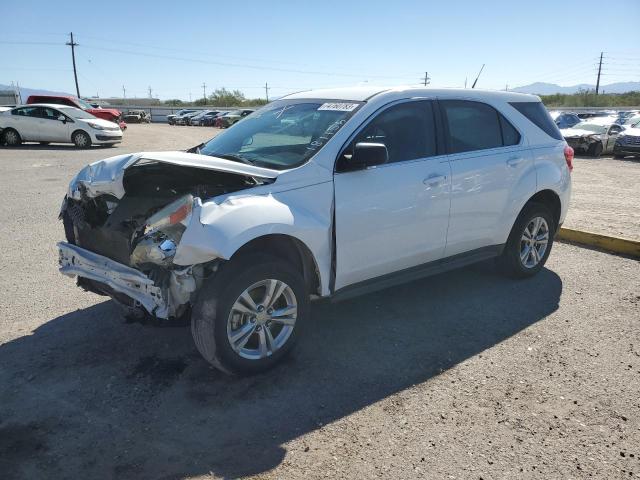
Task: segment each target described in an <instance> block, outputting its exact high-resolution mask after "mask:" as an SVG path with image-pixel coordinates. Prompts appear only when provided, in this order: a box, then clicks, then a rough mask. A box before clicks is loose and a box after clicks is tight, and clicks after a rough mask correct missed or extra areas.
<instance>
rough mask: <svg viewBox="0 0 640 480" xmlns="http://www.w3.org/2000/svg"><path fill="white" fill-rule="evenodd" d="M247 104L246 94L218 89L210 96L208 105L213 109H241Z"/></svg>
mask: <svg viewBox="0 0 640 480" xmlns="http://www.w3.org/2000/svg"><path fill="white" fill-rule="evenodd" d="M244 102H245V97H244V93H242V92H241V91H240V90H233V91H230V90H227V89H226V88H224V87H222V88H218V89H216V90H214V92H213V93H212V94H211V95H210V96H209V99H208V102H207V105H211V106H212V107H239V106H241V105H243V104H244Z"/></svg>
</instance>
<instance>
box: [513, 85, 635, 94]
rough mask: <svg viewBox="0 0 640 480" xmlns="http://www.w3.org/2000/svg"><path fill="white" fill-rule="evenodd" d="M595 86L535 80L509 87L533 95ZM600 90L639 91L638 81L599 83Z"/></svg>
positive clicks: (574, 91)
mask: <svg viewBox="0 0 640 480" xmlns="http://www.w3.org/2000/svg"><path fill="white" fill-rule="evenodd" d="M595 88H596V86H595V85H591V84H588V83H581V84H579V85H572V86H570V87H561V86H560V85H556V84H555V83H543V82H536V83H532V84H531V85H525V86H523V87H517V88H512V89H510V90H511V91H512V92H519V93H533V94H535V95H553V94H554V93H565V94H568V95H570V94H572V93H578V91H580V90H595ZM600 91H601V92H604V93H627V92H633V91H636V92H637V91H640V82H618V83H610V84H609V85H600Z"/></svg>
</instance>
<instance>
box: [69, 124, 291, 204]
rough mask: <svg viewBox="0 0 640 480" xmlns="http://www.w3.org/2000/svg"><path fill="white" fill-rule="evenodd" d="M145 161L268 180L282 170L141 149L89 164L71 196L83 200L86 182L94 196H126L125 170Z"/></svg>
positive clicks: (73, 185) (72, 187)
mask: <svg viewBox="0 0 640 480" xmlns="http://www.w3.org/2000/svg"><path fill="white" fill-rule="evenodd" d="M103 122H106V120H103ZM106 123H110V122H106ZM141 160H151V161H157V162H163V163H171V164H173V165H182V166H184V167H195V168H204V169H207V170H216V171H219V172H226V173H235V174H238V175H249V176H252V177H259V178H268V179H275V178H276V177H277V176H278V173H279V172H278V171H277V170H271V169H268V168H260V167H255V166H253V165H247V164H244V163H239V162H234V161H232V160H225V159H222V158H218V157H209V156H207V155H199V154H196V153H186V152H141V153H134V154H130V155H118V156H115V157H111V158H106V159H104V160H99V161H97V162H94V163H91V164H89V165H87V166H86V167H84V168H83V169H82V170H80V172H78V174H77V175H76V176H75V177H74V178H73V180H71V183H70V184H69V192H68V195H69V197H71V198H75V199H76V200H78V199H80V192H79V190H78V187H79V186H80V185H82V186H83V187H84V188H85V189H86V193H87V195H89V196H90V197H97V196H99V195H105V194H109V195H113V196H114V197H116V198H122V197H123V196H124V193H125V192H124V186H123V184H122V179H123V177H124V171H125V170H126V169H127V168H129V167H131V166H132V165H134V164H136V163H137V162H139V161H141Z"/></svg>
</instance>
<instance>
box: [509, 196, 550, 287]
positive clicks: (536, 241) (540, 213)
mask: <svg viewBox="0 0 640 480" xmlns="http://www.w3.org/2000/svg"><path fill="white" fill-rule="evenodd" d="M555 229H556V226H555V223H554V220H553V215H552V214H551V212H550V211H549V209H548V208H547V207H546V206H545V205H543V204H539V203H530V204H529V205H527V206H526V207H525V208H524V209H523V210H522V212H521V213H520V215H519V216H518V218H517V220H516V222H515V224H514V225H513V228H512V229H511V233H510V234H509V239H508V240H507V244H506V245H505V247H504V251H503V253H502V256H501V257H499V264H500V266H501V267H502V269H503V270H504V271H505V273H507V274H508V275H510V276H512V277H516V278H526V277H532V276H533V275H535V274H536V273H538V272H539V271H540V270H541V269H542V267H543V266H544V264H545V263H546V261H547V259H548V258H549V254H550V253H551V247H552V246H553V237H554V235H555Z"/></svg>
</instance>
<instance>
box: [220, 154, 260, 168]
mask: <svg viewBox="0 0 640 480" xmlns="http://www.w3.org/2000/svg"><path fill="white" fill-rule="evenodd" d="M211 156H212V157H218V158H224V159H225V160H233V161H234V162H240V163H246V164H247V165H253V162H252V161H251V160H249V159H248V158H244V157H241V156H240V155H236V154H233V153H213V154H211Z"/></svg>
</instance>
